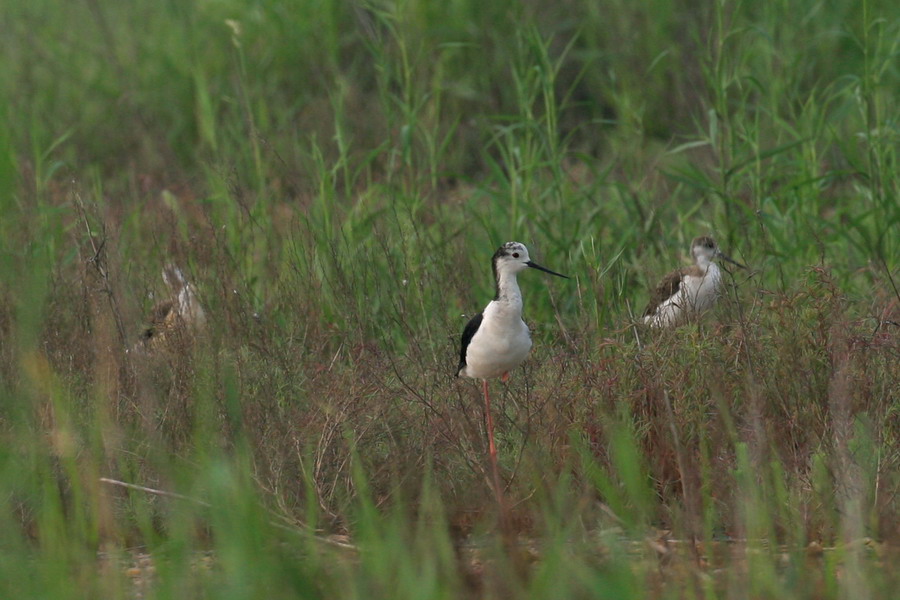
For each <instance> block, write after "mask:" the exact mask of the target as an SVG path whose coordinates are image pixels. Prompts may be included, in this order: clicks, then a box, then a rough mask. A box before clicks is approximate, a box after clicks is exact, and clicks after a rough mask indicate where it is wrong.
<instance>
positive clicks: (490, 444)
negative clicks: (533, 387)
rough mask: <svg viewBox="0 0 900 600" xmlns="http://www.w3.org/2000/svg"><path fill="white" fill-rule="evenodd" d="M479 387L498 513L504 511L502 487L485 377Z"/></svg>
mask: <svg viewBox="0 0 900 600" xmlns="http://www.w3.org/2000/svg"><path fill="white" fill-rule="evenodd" d="M481 388H482V390H484V410H485V412H486V413H487V431H488V452H489V453H490V456H491V474H492V476H493V479H494V493H496V494H497V502H498V503H499V504H500V513H501V514H503V513H504V512H505V507H504V504H503V488H502V487H500V469H499V467H498V466H497V446H496V445H495V444H494V419H493V417H492V416H491V399H490V397H489V396H488V382H487V379H483V380H482V381H481Z"/></svg>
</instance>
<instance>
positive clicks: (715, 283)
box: [644, 263, 722, 327]
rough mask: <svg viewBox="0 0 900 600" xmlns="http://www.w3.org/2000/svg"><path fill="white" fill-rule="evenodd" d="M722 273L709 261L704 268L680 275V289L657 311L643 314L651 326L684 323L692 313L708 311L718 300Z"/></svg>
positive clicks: (670, 325)
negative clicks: (646, 314)
mask: <svg viewBox="0 0 900 600" xmlns="http://www.w3.org/2000/svg"><path fill="white" fill-rule="evenodd" d="M721 282H722V273H721V271H719V267H718V265H716V264H715V263H710V264H709V266H708V268H707V269H706V270H705V271H704V270H702V269H700V268H696V270H692V271H689V272H688V273H686V274H685V275H684V276H683V277H682V278H681V285H680V286H679V288H678V292H677V293H676V294H674V295H673V296H672V297H671V298H669V299H668V300H666V301H665V302H663V303H661V304H660V305H659V306H658V307H657V309H656V312H655V313H653V314H652V315H648V316H646V317H644V323H646V324H648V325H650V326H651V327H673V326H676V325H679V324H681V323H683V322H685V321H686V320H687V319H688V318H689V317H690V316H691V315H696V314H699V313H701V312H703V311H706V310H709V309H710V308H712V307H713V305H715V303H716V299H717V298H718V296H719V288H720V286H721Z"/></svg>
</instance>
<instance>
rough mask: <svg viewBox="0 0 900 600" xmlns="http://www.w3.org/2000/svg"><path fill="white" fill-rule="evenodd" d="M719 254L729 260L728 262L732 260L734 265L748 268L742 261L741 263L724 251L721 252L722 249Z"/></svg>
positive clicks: (723, 258)
mask: <svg viewBox="0 0 900 600" xmlns="http://www.w3.org/2000/svg"><path fill="white" fill-rule="evenodd" d="M718 255H719V258H721V259H722V260H727V261H728V262H730V263H731V264H733V265H736V266H738V267H740V268H742V269H746V268H747V267H745V266H744V265H742V264H741V263H739V262H738V261H736V260H734V259H733V258H731V257H730V256H728V255H727V254H725V253H724V252H721V251H720V252H719V253H718Z"/></svg>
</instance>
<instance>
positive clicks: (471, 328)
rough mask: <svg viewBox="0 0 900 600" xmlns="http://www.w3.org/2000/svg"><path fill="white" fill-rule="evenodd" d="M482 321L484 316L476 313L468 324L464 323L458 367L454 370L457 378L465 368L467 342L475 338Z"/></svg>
mask: <svg viewBox="0 0 900 600" xmlns="http://www.w3.org/2000/svg"><path fill="white" fill-rule="evenodd" d="M482 320H484V314H482V313H478V314H477V315H475V316H474V317H472V318H471V319H469V322H468V323H466V328H465V329H463V334H462V344H461V345H460V349H459V367H457V369H456V376H457V377H459V372H460V371H462V370H463V369H465V368H466V350H468V349H469V342H471V341H472V338H473V337H475V332H476V331H478V328H479V327H481V321H482Z"/></svg>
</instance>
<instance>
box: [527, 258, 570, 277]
mask: <svg viewBox="0 0 900 600" xmlns="http://www.w3.org/2000/svg"><path fill="white" fill-rule="evenodd" d="M525 264H526V265H528V266H529V267H531V268H532V269H537V270H538V271H543V272H544V273H550V274H551V275H556V276H557V277H562V278H563V279H568V277H566V276H565V275H563V274H561V273H557V272H556V271H551V270H550V269H548V268H546V267H542V266H541V265H539V264H537V263H536V262H534V261H531V260H529V261H528V262H527V263H525Z"/></svg>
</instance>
